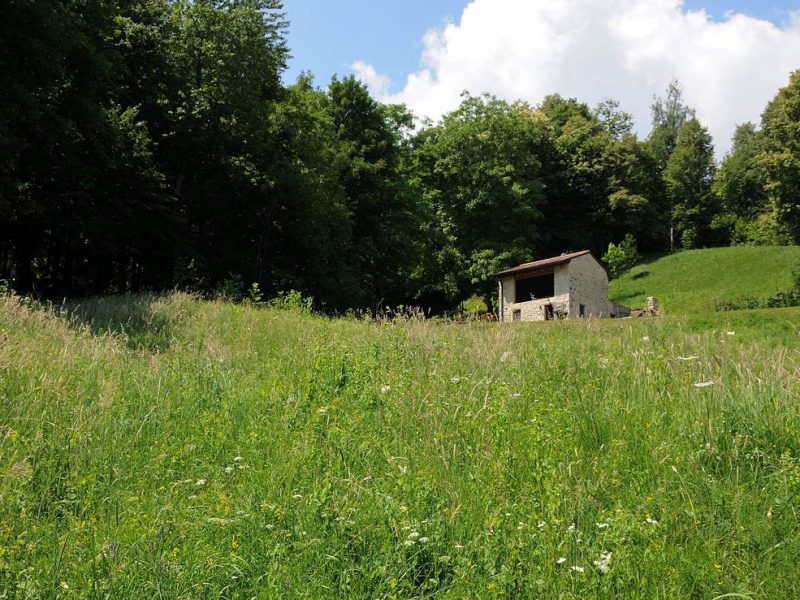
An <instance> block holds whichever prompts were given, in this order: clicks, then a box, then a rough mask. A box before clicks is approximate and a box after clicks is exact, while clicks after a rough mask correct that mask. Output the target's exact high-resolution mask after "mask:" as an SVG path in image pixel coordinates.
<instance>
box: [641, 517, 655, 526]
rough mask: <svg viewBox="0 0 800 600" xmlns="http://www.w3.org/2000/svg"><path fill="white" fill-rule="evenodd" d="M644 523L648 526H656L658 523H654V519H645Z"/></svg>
mask: <svg viewBox="0 0 800 600" xmlns="http://www.w3.org/2000/svg"><path fill="white" fill-rule="evenodd" d="M644 522H645V523H647V524H648V525H658V521H656V520H655V519H652V518H650V517H647V518H646V519H645V520H644Z"/></svg>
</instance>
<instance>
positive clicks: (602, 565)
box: [594, 552, 611, 575]
mask: <svg viewBox="0 0 800 600" xmlns="http://www.w3.org/2000/svg"><path fill="white" fill-rule="evenodd" d="M610 563H611V552H603V554H601V555H600V560H596V561H594V566H595V567H597V570H598V571H600V573H602V574H603V575H605V574H606V573H608V569H609V568H610V566H609V565H610Z"/></svg>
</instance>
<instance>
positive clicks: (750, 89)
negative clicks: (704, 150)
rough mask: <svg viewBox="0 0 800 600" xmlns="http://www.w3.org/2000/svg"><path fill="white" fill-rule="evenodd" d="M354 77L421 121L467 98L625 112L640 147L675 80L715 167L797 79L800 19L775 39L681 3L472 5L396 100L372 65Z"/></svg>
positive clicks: (440, 36)
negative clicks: (737, 135) (569, 100)
mask: <svg viewBox="0 0 800 600" xmlns="http://www.w3.org/2000/svg"><path fill="white" fill-rule="evenodd" d="M352 68H353V70H354V71H355V72H356V74H357V76H358V77H359V78H361V79H362V80H363V81H364V82H365V83H367V85H368V86H369V87H370V89H371V90H372V91H373V93H374V94H375V95H376V96H377V97H379V98H380V99H381V100H383V101H385V102H403V103H405V104H407V105H408V106H409V107H410V108H411V109H412V110H413V111H414V112H415V113H416V114H417V115H418V116H428V117H431V118H434V119H435V118H438V117H439V116H441V115H442V114H443V113H445V112H447V111H449V110H452V109H454V108H455V107H457V106H458V103H459V97H460V94H461V92H462V91H463V90H469V91H470V92H472V93H481V92H490V93H492V94H495V95H497V96H499V97H501V98H505V99H507V100H514V99H517V98H522V99H525V100H528V101H529V102H533V103H536V102H539V101H540V100H541V99H542V98H543V97H544V96H545V95H547V94H550V93H554V92H558V93H560V94H561V95H562V96H569V97H577V98H578V99H579V100H582V101H584V102H588V103H589V104H596V103H597V102H600V101H601V100H604V99H606V98H616V99H618V100H620V102H621V104H622V108H623V109H624V110H627V111H629V112H631V113H633V115H634V117H635V119H636V124H637V130H638V131H639V133H640V134H643V135H644V134H646V133H647V131H648V130H649V126H650V104H651V103H652V97H653V94H659V95H661V94H663V93H664V90H665V89H666V87H667V84H668V83H669V81H670V80H671V79H673V78H677V79H678V80H679V81H680V83H681V85H682V87H683V90H684V97H685V99H686V101H687V103H688V104H689V105H690V106H693V107H694V108H696V109H697V115H698V117H699V118H700V119H701V120H702V121H703V122H704V123H705V124H706V125H707V126H708V127H709V129H710V131H711V133H712V135H713V136H714V141H715V143H716V145H717V150H718V152H717V153H718V155H721V154H722V153H723V152H724V151H726V150H727V149H728V148H729V146H730V137H731V135H732V134H733V130H734V127H735V125H736V124H737V123H742V122H744V121H755V122H758V120H759V118H760V114H761V111H762V110H763V109H764V107H765V105H766V103H767V102H768V101H769V100H770V99H771V98H772V97H773V96H774V95H775V93H776V92H777V90H778V89H779V88H780V87H782V86H783V85H785V84H786V82H787V81H788V76H789V73H790V72H791V71H792V70H794V69H797V68H800V13H795V14H794V15H793V16H792V18H791V19H790V21H789V22H788V23H787V24H786V25H785V26H783V27H778V26H776V25H774V24H773V23H771V22H769V21H764V20H760V19H756V18H754V17H750V16H747V15H744V14H739V13H736V14H734V13H729V14H728V15H727V16H726V18H725V19H724V20H723V21H714V20H713V19H712V18H711V17H710V16H709V15H708V14H706V13H705V12H704V11H686V10H684V8H683V3H682V1H681V0H473V1H472V2H470V4H469V5H468V6H467V7H466V8H465V9H464V12H463V14H462V15H461V20H460V22H459V23H457V24H450V25H447V26H446V27H444V28H443V29H440V30H432V31H429V32H428V33H427V34H426V35H425V37H424V38H423V51H422V56H421V61H420V68H419V70H417V71H416V72H415V73H412V74H411V75H409V76H408V78H407V79H406V81H405V83H404V85H403V88H402V89H401V90H400V91H399V92H397V93H390V83H391V82H390V81H389V79H388V78H387V77H385V76H383V75H380V74H379V73H378V72H377V71H376V70H375V68H374V67H373V66H372V65H369V64H367V63H364V62H361V61H359V62H357V63H355V64H354V65H353V66H352Z"/></svg>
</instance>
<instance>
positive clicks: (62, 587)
mask: <svg viewBox="0 0 800 600" xmlns="http://www.w3.org/2000/svg"><path fill="white" fill-rule="evenodd" d="M60 585H61V589H62V590H68V589H69V585H67V582H66V581H62V582H61V584H60Z"/></svg>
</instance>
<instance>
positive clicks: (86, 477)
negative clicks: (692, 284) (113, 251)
mask: <svg viewBox="0 0 800 600" xmlns="http://www.w3.org/2000/svg"><path fill="white" fill-rule="evenodd" d="M60 314H61V316H58V315H57V314H56V312H54V311H50V310H44V309H42V308H41V307H37V306H32V305H28V304H25V303H23V302H21V301H20V300H18V299H14V298H10V299H9V298H6V299H2V300H0V590H2V592H7V593H8V595H9V596H10V597H14V596H18V597H26V596H30V597H38V596H62V597H83V596H90V597H92V596H93V597H106V596H107V597H112V598H117V597H131V598H133V597H163V598H183V597H185V598H195V597H208V598H216V597H228V598H234V597H239V598H250V597H264V598H272V597H312V598H317V597H337V598H338V597H369V598H382V597H383V598H389V597H397V598H407V597H433V596H439V597H456V598H461V597H508V596H521V597H545V598H548V597H558V596H559V595H560V596H562V597H576V598H577V597H587V596H589V597H591V596H599V597H613V596H637V597H670V598H671V597H691V596H696V597H714V596H718V595H722V594H726V593H727V594H730V593H739V594H744V595H747V596H751V597H754V598H755V597H758V598H762V597H763V598H774V597H792V596H797V595H798V594H800V588H798V584H797V582H796V577H795V573H796V566H797V558H798V556H800V523H798V518H797V514H798V510H799V509H800V462H799V461H798V452H800V419H798V417H799V416H800V408H799V407H798V403H797V400H796V399H797V397H798V391H800V372H799V370H798V366H799V365H798V354H797V352H798V347H800V346H798V341H800V340H798V335H797V327H798V325H800V311H797V310H791V309H787V310H776V311H760V312H751V313H728V314H724V315H715V316H713V317H705V318H703V319H700V318H698V319H691V318H684V319H682V320H677V319H676V320H669V319H662V320H624V321H605V322H600V321H588V322H563V323H562V322H560V323H542V324H530V325H528V324H523V325H521V326H514V325H508V324H506V325H500V324H496V323H470V324H435V323H425V322H408V323H407V322H395V323H392V322H385V323H382V324H374V323H366V322H359V321H355V320H344V319H340V320H330V319H326V318H323V317H319V316H313V315H309V314H306V313H305V312H303V311H300V310H296V311H292V310H276V309H264V308H255V307H246V306H237V305H232V304H227V303H222V302H200V301H198V300H195V299H193V298H191V297H189V296H185V295H173V296H170V297H167V298H159V297H137V298H122V299H120V298H117V299H107V300H102V301H90V302H85V303H82V305H81V306H79V307H77V309H75V310H71V311H70V312H69V313H66V312H64V311H62V312H61V313H60ZM697 383H707V384H708V385H706V386H705V387H696V386H695V384H697ZM609 553H610V558H609V556H608V555H609ZM595 561H597V564H596V562H595ZM573 567H575V568H573ZM603 571H605V573H604V572H603ZM2 592H0V595H1V594H2Z"/></svg>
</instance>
